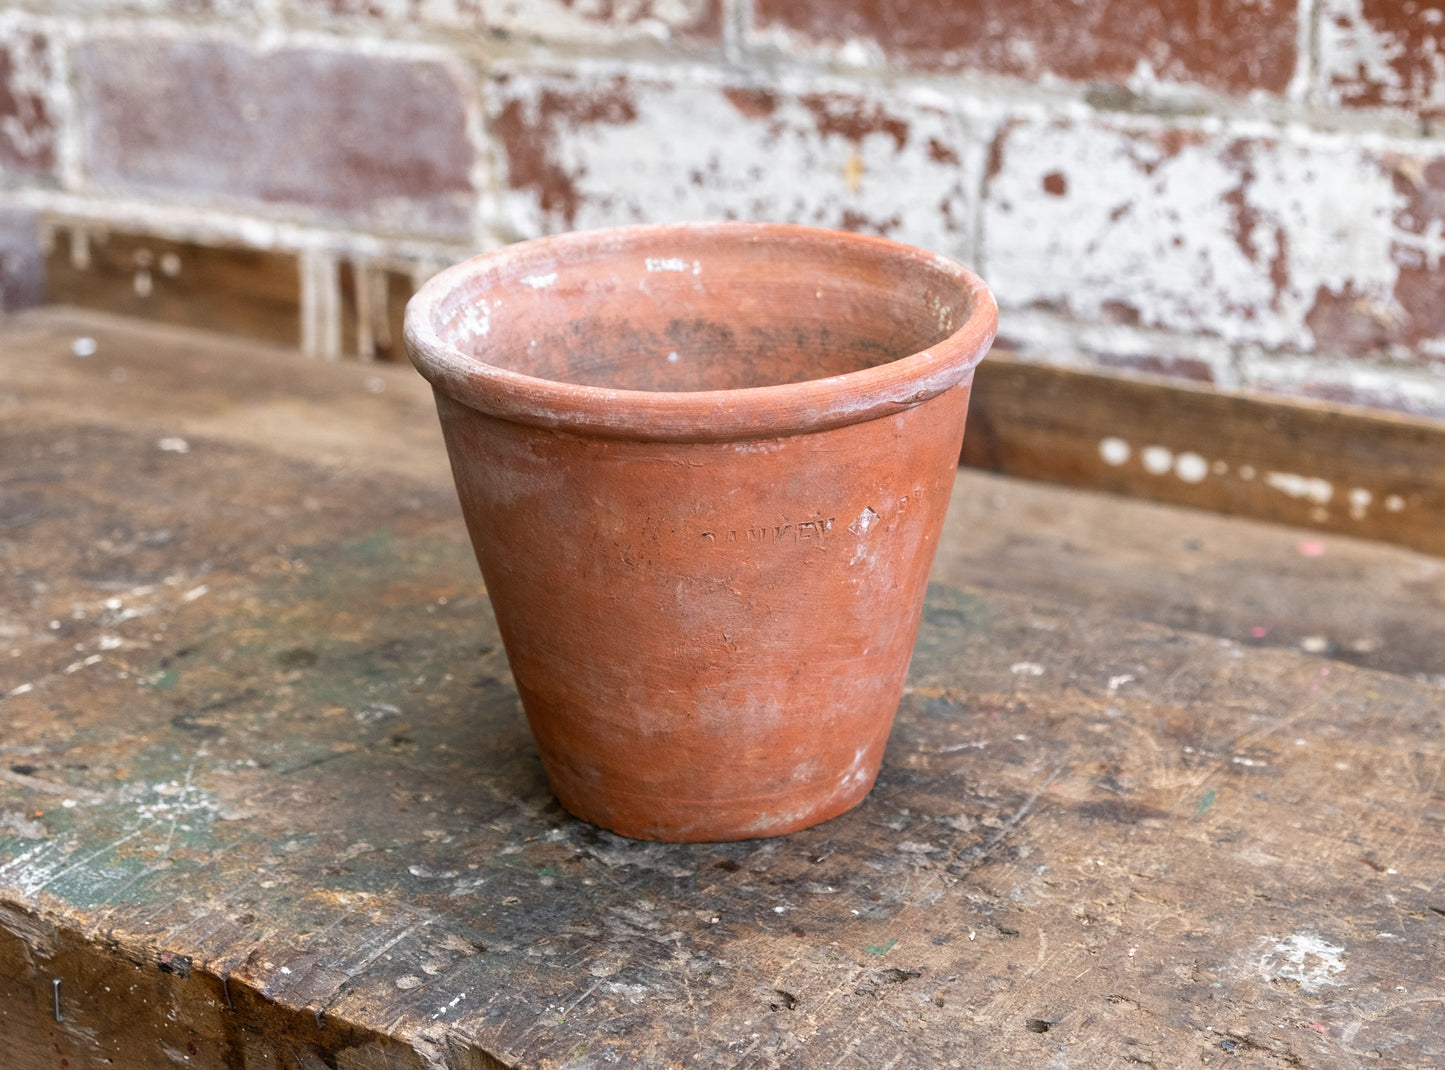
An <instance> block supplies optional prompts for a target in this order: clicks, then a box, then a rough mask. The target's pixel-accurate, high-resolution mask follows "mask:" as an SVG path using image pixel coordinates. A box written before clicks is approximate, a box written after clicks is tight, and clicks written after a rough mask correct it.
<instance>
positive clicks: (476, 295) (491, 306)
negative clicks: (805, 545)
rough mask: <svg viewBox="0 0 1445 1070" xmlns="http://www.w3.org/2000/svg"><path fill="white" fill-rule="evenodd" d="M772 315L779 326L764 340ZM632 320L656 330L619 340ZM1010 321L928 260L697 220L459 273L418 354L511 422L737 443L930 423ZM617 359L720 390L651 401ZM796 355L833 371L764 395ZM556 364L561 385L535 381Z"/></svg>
mask: <svg viewBox="0 0 1445 1070" xmlns="http://www.w3.org/2000/svg"><path fill="white" fill-rule="evenodd" d="M700 309H702V310H708V311H710V312H711V315H710V316H698V315H697V313H698V311H699V310H700ZM764 312H766V313H767V314H769V315H771V317H772V319H771V321H769V322H768V323H767V325H766V326H759V324H760V323H762V322H763V313H764ZM690 314H691V315H692V318H691V319H690V318H689V315H690ZM628 315H632V316H633V317H634V319H637V318H638V317H643V318H646V317H647V316H651V317H653V319H652V320H649V321H648V322H647V323H646V324H644V325H643V326H642V327H639V326H638V324H637V323H628V324H624V326H623V328H622V330H621V331H620V332H619V340H616V341H609V340H608V338H607V337H606V335H607V333H608V331H609V330H611V329H612V328H614V327H616V326H617V324H618V323H619V322H621V321H625V320H626V319H627V316H628ZM997 324H998V307H997V305H996V304H995V303H994V299H993V295H992V294H991V293H990V292H989V290H988V287H987V286H986V285H985V284H984V283H983V281H982V280H981V279H980V278H979V277H978V276H977V275H975V274H974V273H973V272H971V271H969V270H968V269H967V268H965V267H964V266H963V265H961V264H958V263H956V262H954V261H952V260H949V259H948V258H946V257H943V256H939V255H937V254H934V253H930V252H927V251H925V250H922V249H917V248H914V247H912V246H909V245H904V244H901V243H898V242H894V241H889V240H887V239H885V238H877V237H872V236H869V235H862V234H854V233H850V232H844V231H833V230H824V229H821V228H815V227H802V226H795V225H792V224H775V223H680V224H662V225H643V226H629V227H616V228H610V229H602V230H592V231H574V232H570V233H565V234H559V235H555V236H551V237H545V238H538V239H534V240H531V241H524V242H519V243H517V244H514V245H509V246H506V247H503V248H502V249H499V250H497V251H495V252H491V253H485V254H482V255H480V256H476V257H473V258H471V259H469V260H466V261H463V262H462V263H460V264H457V265H455V266H453V267H449V268H446V269H444V270H443V271H441V272H439V273H438V274H437V275H435V276H433V277H432V278H431V279H430V280H429V281H428V282H426V283H425V284H424V285H423V286H422V287H421V289H420V290H418V291H417V293H416V294H415V295H414V296H413V297H412V299H411V301H410V302H409V303H408V305H407V310H406V328H405V340H406V346H407V351H408V353H409V355H410V357H411V360H412V363H413V364H414V365H415V366H416V368H417V370H418V371H419V372H421V374H422V375H423V376H425V377H426V379H427V380H428V381H430V382H431V384H432V386H433V387H434V388H436V389H437V390H438V391H439V392H440V393H442V394H445V395H447V396H449V397H451V398H453V399H454V400H456V401H459V402H461V403H462V404H464V405H466V406H468V407H470V408H472V409H475V410H477V411H480V412H483V413H487V414H489V415H492V416H495V417H500V418H502V419H505V420H511V421H515V422H518V423H522V424H528V425H532V426H536V427H546V428H553V429H557V430H561V431H569V432H573V433H579V434H591V435H598V436H602V437H607V438H620V439H630V440H634V441H639V440H640V441H670V442H728V441H739V440H744V439H768V438H778V437H783V436H789V435H798V434H804V433H808V432H813V431H824V430H829V429H832V428H836V427H842V426H845V425H848V424H855V423H862V422H864V421H867V420H872V419H876V418H879V417H882V416H886V415H890V414H892V413H896V412H900V411H903V410H905V409H908V408H911V407H913V406H916V405H918V404H920V403H922V402H924V401H927V400H928V399H929V398H932V397H935V396H937V395H938V394H941V393H943V392H944V391H945V390H948V389H950V388H952V387H954V386H957V385H959V384H960V383H963V382H965V381H967V380H969V379H970V378H971V376H972V373H973V369H974V367H975V366H976V365H977V364H978V362H979V361H980V360H981V359H982V358H983V356H984V354H985V353H986V352H987V351H988V348H989V346H990V344H992V342H993V338H994V334H995V331H996V329H997ZM633 328H636V329H633ZM628 330H631V333H630V334H629V333H627V332H628ZM790 334H791V341H789V335H790ZM539 335H540V336H541V339H540V341H539V338H538V336H539ZM835 337H836V338H837V339H839V341H837V342H834V341H831V339H834V338H835ZM699 338H701V339H702V342H703V345H704V347H706V346H708V345H711V346H712V347H713V348H712V350H710V351H709V352H707V353H703V354H702V355H701V358H699V356H698V353H697V352H692V351H689V349H688V346H689V343H690V342H691V343H696V342H698V340H699ZM719 340H721V343H719ZM614 350H615V351H620V352H622V353H623V357H624V358H625V359H627V360H631V361H633V362H634V363H637V362H638V360H639V356H638V355H639V351H644V350H645V351H646V352H645V353H644V354H643V358H644V359H645V360H646V362H647V363H648V364H649V368H650V370H649V371H648V372H647V374H648V375H653V376H656V375H660V374H662V372H660V371H658V370H657V369H658V368H661V367H663V365H662V362H671V363H673V364H683V365H684V366H686V365H688V364H698V363H701V364H703V365H705V367H706V370H705V371H704V373H703V375H702V377H701V379H700V380H699V381H702V382H704V388H701V389H696V388H692V386H690V385H689V384H688V383H687V382H685V381H681V385H672V386H668V387H665V388H663V389H655V388H643V389H638V388H636V387H635V386H633V385H630V384H629V382H628V381H627V380H628V379H629V378H633V379H635V378H636V375H637V374H638V373H637V372H636V370H635V369H629V368H624V369H622V370H621V371H620V372H619V371H618V370H617V369H616V368H615V367H614V366H613V364H609V361H610V360H612V356H611V353H612V351H614ZM718 350H722V351H718ZM784 350H787V351H788V353H789V357H788V359H790V360H791V361H792V364H791V365H790V366H791V367H795V368H798V367H802V368H812V367H813V366H814V365H819V364H821V365H823V366H824V367H823V370H824V371H825V372H826V374H821V375H805V376H802V377H795V376H787V375H784V376H782V377H777V376H774V375H768V374H764V375H763V376H762V378H761V382H755V381H750V380H749V378H748V374H747V373H748V370H752V372H754V373H755V371H756V369H757V367H758V366H759V365H760V364H762V365H765V366H766V368H768V369H771V368H772V367H773V366H774V364H777V363H780V362H783V358H781V357H776V356H775V355H776V354H779V353H782V352H783V351H784ZM680 353H681V354H683V355H681V356H680ZM558 362H560V364H559V363H558ZM830 364H831V365H833V366H829V365H830ZM549 367H560V368H561V373H560V374H559V373H558V372H557V371H556V370H553V371H548V372H547V374H535V373H536V372H537V371H538V370H539V368H540V369H544V370H545V369H547V368H549ZM839 367H841V370H839ZM730 368H736V369H743V370H744V374H742V380H741V381H742V385H732V384H729V385H727V386H726V387H725V388H715V387H713V388H708V386H707V382H708V381H709V380H717V379H719V378H724V379H726V378H728V377H729V376H732V378H735V379H736V378H738V376H737V375H736V374H734V373H733V372H731V371H729V369H730ZM524 369H525V370H524ZM664 370H666V369H664ZM589 378H590V379H593V380H599V381H591V382H589V381H587V380H588V379H589ZM752 378H753V380H756V379H757V378H758V377H757V376H756V374H753V377H752ZM775 379H776V381H775Z"/></svg>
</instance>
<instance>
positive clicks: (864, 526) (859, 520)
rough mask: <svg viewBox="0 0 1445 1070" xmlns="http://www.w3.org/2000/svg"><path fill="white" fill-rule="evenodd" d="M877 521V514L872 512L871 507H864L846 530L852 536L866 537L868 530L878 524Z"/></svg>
mask: <svg viewBox="0 0 1445 1070" xmlns="http://www.w3.org/2000/svg"><path fill="white" fill-rule="evenodd" d="M878 520H879V517H878V514H877V513H875V512H874V511H873V507H872V506H871V505H865V506H864V507H863V511H862V512H861V513H859V514H858V515H857V517H855V518H854V520H853V522H852V523H851V524H849V525H848V530H849V531H851V532H852V533H853V534H854V535H866V534H868V531H869V529H870V528H872V527H873V525H875V524H877V523H878Z"/></svg>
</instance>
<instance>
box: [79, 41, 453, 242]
mask: <svg viewBox="0 0 1445 1070" xmlns="http://www.w3.org/2000/svg"><path fill="white" fill-rule="evenodd" d="M75 65H76V70H77V82H78V98H79V111H80V114H81V115H83V116H84V117H85V124H84V148H83V166H84V169H85V174H86V179H87V181H88V182H89V183H90V184H91V185H93V186H94V187H96V188H98V189H100V190H104V191H108V192H122V193H126V194H131V195H137V196H142V197H158V198H179V199H182V200H186V201H191V202H207V203H221V204H226V205H232V206H234V205H236V204H240V205H242V206H243V207H255V206H264V207H266V208H269V209H273V210H275V211H276V212H279V213H284V214H292V215H295V214H300V215H302V216H304V217H308V218H320V219H326V220H339V221H344V222H348V223H353V224H362V225H365V226H367V227H369V228H372V229H378V230H387V231H394V232H400V233H414V234H428V235H439V236H446V237H465V236H467V235H468V234H469V233H470V229H471V207H472V201H473V190H472V184H471V169H472V165H473V161H474V158H475V151H476V150H475V148H474V146H473V145H472V143H471V139H470V137H469V136H468V133H467V128H466V110H465V109H466V105H465V100H464V96H463V90H462V88H461V86H460V85H459V84H458V82H457V80H456V79H455V78H454V77H453V76H452V75H451V73H450V72H449V70H448V69H447V68H445V67H443V66H442V65H441V64H437V63H429V62H420V61H408V60H398V59H389V58H382V57H377V56H371V55H350V54H347V53H343V52H332V51H324V50H320V49H286V50H281V51H276V52H260V51H251V50H248V49H246V48H242V47H240V46H237V45H232V44H226V43H220V42H216V41H206V40H189V41H186V40H179V41H177V40H170V41H160V40H149V39H139V38H138V39H106V40H100V41H95V42H91V43H88V44H85V45H82V46H81V47H79V48H78V49H77V50H76V55H75Z"/></svg>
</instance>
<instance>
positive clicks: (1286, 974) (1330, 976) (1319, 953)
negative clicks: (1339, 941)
mask: <svg viewBox="0 0 1445 1070" xmlns="http://www.w3.org/2000/svg"><path fill="white" fill-rule="evenodd" d="M1262 944H1263V945H1264V946H1263V948H1262V950H1261V953H1260V955H1259V958H1258V960H1257V963H1256V967H1257V969H1258V971H1259V975H1260V977H1261V978H1262V979H1263V980H1265V981H1266V982H1272V981H1276V980H1283V981H1294V982H1297V983H1298V984H1299V986H1300V988H1301V989H1303V990H1304V991H1305V992H1308V993H1311V994H1313V993H1317V992H1319V991H1320V990H1321V989H1324V988H1337V987H1339V985H1340V981H1339V980H1338V979H1337V978H1338V977H1339V976H1340V974H1342V973H1344V972H1345V961H1344V955H1345V949H1344V948H1343V947H1341V946H1339V945H1336V944H1332V943H1330V942H1329V941H1327V940H1325V939H1323V938H1322V937H1321V936H1319V935H1318V934H1317V933H1309V932H1301V933H1294V934H1292V935H1290V936H1286V937H1285V938H1284V939H1282V940H1278V939H1266V940H1264V941H1262Z"/></svg>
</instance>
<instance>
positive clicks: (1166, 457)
mask: <svg viewBox="0 0 1445 1070" xmlns="http://www.w3.org/2000/svg"><path fill="white" fill-rule="evenodd" d="M1139 456H1140V459H1141V460H1142V461H1143V462H1144V471H1146V472H1148V473H1149V474H1150V475H1151V476H1162V475H1164V474H1165V473H1167V472H1168V471H1169V469H1171V468H1173V467H1174V453H1173V452H1172V451H1171V450H1169V449H1167V448H1165V447H1164V446H1145V447H1144V452H1143V453H1142V454H1140V455H1139Z"/></svg>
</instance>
